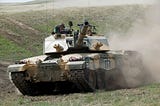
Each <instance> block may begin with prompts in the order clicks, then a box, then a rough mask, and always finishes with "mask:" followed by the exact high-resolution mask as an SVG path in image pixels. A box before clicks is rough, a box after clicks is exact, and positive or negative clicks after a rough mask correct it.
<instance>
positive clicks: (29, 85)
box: [11, 72, 54, 96]
mask: <svg viewBox="0 0 160 106" xmlns="http://www.w3.org/2000/svg"><path fill="white" fill-rule="evenodd" d="M11 80H12V81H13V83H14V85H15V86H16V87H17V88H18V90H19V91H20V92H21V93H22V94H23V95H30V96H36V95H43V94H51V93H52V92H53V88H54V85H53V84H51V83H33V82H31V81H28V80H25V72H12V73H11ZM45 87H46V88H47V89H46V88H45Z"/></svg>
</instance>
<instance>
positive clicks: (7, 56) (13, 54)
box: [0, 36, 32, 60]
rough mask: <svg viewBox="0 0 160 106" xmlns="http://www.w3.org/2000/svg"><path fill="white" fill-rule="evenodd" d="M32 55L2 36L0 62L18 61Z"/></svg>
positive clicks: (0, 38) (0, 39)
mask: <svg viewBox="0 0 160 106" xmlns="http://www.w3.org/2000/svg"><path fill="white" fill-rule="evenodd" d="M26 55H28V56H31V55H32V53H30V52H29V51H27V50H26V49H25V48H22V47H20V46H19V45H16V44H15V43H14V42H12V41H9V40H7V39H5V38H3V37H1V36H0V60H12V59H13V60H16V59H21V58H22V57H25V56H26Z"/></svg>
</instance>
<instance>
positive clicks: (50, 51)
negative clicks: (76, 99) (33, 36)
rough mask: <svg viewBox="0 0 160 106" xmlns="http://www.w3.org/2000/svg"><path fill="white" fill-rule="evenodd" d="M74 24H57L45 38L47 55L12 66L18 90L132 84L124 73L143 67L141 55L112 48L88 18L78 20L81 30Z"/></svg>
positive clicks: (49, 91) (66, 90)
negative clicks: (81, 21)
mask: <svg viewBox="0 0 160 106" xmlns="http://www.w3.org/2000/svg"><path fill="white" fill-rule="evenodd" d="M72 26H73V23H72V22H71V21H70V22H69V26H68V28H65V25H64V24H61V25H57V26H56V27H55V29H54V31H53V32H52V34H51V35H50V36H48V37H47V38H45V40H44V45H43V55H41V56H35V57H31V58H27V59H23V60H20V61H17V62H16V63H15V64H13V65H9V66H8V73H9V76H10V79H11V81H12V82H13V83H14V85H15V86H16V87H17V88H18V90H19V91H20V92H21V93H22V94H23V95H43V94H57V93H72V92H94V91H96V90H99V89H100V90H114V89H120V88H130V87H132V86H130V85H129V84H128V81H127V80H126V77H125V76H124V73H125V72H127V71H128V72H129V71H134V70H135V67H136V70H143V65H142V60H141V55H140V54H139V53H138V52H136V51H125V50H110V48H109V44H108V40H107V38H106V37H105V36H104V35H100V34H98V33H97V32H96V30H97V29H96V27H95V26H93V25H91V24H89V22H87V21H85V22H84V23H82V24H78V26H79V29H78V30H74V29H73V27H72ZM135 65H136V66H135ZM133 69H134V70H133Z"/></svg>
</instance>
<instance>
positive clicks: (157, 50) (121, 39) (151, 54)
mask: <svg viewBox="0 0 160 106" xmlns="http://www.w3.org/2000/svg"><path fill="white" fill-rule="evenodd" d="M159 10H160V2H158V3H157V4H154V5H153V6H150V8H149V9H148V10H146V13H145V19H144V20H138V21H136V22H135V24H134V26H133V28H131V30H130V31H129V33H128V34H127V36H119V35H118V34H113V35H111V37H110V38H109V41H110V46H111V49H113V50H117V49H124V50H135V51H138V52H140V53H141V54H142V57H143V62H144V65H145V66H146V69H145V70H143V73H141V74H144V75H146V73H148V74H149V76H144V77H143V79H145V80H148V81H149V82H150V83H151V82H152V83H157V82H158V83H159V82H160V59H159V58H160V12H159ZM134 74H135V72H134V71H133V72H132V73H131V74H130V75H129V76H128V77H127V78H129V79H131V78H132V79H133V75H134ZM127 78H126V80H129V79H127ZM132 81H133V82H132V83H134V81H136V82H137V79H134V80H132Z"/></svg>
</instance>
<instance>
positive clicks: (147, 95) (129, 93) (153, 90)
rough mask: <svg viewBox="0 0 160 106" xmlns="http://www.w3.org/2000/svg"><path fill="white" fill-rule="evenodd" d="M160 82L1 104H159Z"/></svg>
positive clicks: (122, 105) (22, 97) (23, 99)
mask: <svg viewBox="0 0 160 106" xmlns="http://www.w3.org/2000/svg"><path fill="white" fill-rule="evenodd" d="M159 88H160V84H153V85H149V86H145V87H140V88H135V89H123V90H116V91H98V92H95V93H86V94H83V93H82V94H79V93H75V94H69V95H55V96H54V95H53V96H37V97H28V96H16V97H13V98H6V99H5V100H4V101H3V103H2V102H1V103H0V105H2V106H10V105H12V106H21V105H23V106H129V105H130V106H159V105H160V101H159V98H160V90H159Z"/></svg>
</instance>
